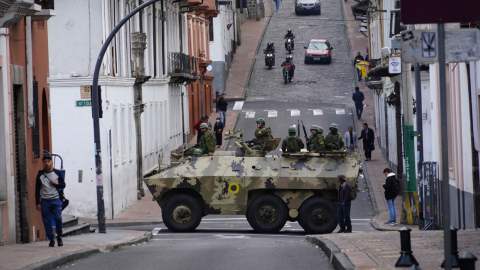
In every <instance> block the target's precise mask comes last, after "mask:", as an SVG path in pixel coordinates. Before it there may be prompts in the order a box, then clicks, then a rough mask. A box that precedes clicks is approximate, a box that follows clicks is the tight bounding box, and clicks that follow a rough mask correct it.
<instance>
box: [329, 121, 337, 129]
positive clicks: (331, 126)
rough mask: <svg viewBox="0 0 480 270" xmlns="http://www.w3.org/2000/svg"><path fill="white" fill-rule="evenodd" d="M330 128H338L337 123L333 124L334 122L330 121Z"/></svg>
mask: <svg viewBox="0 0 480 270" xmlns="http://www.w3.org/2000/svg"><path fill="white" fill-rule="evenodd" d="M330 128H336V129H337V130H338V125H337V124H335V123H332V124H331V125H330Z"/></svg>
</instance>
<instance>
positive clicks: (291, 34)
mask: <svg viewBox="0 0 480 270" xmlns="http://www.w3.org/2000/svg"><path fill="white" fill-rule="evenodd" d="M285 38H289V39H290V40H291V43H292V50H294V49H295V42H294V40H295V35H294V34H293V33H292V30H291V29H288V31H287V34H286V35H285ZM286 49H287V42H285V50H286Z"/></svg>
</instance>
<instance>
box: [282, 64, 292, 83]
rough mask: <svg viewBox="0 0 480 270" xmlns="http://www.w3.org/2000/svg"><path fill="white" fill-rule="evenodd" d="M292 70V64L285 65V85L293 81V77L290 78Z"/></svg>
mask: <svg viewBox="0 0 480 270" xmlns="http://www.w3.org/2000/svg"><path fill="white" fill-rule="evenodd" d="M291 68H292V64H291V63H285V64H284V65H283V80H284V81H285V84H287V83H288V82H291V81H292V77H291V76H290V69H291Z"/></svg>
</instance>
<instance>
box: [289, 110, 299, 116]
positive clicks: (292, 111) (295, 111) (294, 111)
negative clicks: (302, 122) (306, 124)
mask: <svg viewBox="0 0 480 270" xmlns="http://www.w3.org/2000/svg"><path fill="white" fill-rule="evenodd" d="M290 116H300V110H291V111H290Z"/></svg>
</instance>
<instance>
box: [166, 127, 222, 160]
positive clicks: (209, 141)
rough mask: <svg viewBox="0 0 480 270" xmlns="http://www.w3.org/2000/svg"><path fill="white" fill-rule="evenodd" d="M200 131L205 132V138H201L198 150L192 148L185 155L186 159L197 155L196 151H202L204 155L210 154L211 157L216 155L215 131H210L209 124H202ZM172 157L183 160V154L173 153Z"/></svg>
mask: <svg viewBox="0 0 480 270" xmlns="http://www.w3.org/2000/svg"><path fill="white" fill-rule="evenodd" d="M200 131H201V132H203V136H202V138H200V143H199V145H198V148H191V149H189V150H188V151H186V152H185V154H184V155H185V156H186V157H188V156H191V155H193V154H194V153H195V150H201V151H202V154H203V153H208V155H209V156H211V155H213V153H215V135H214V134H213V131H211V130H208V125H207V123H202V124H201V125H200ZM197 153H198V151H197ZM172 156H173V157H175V158H181V157H182V154H176V153H172Z"/></svg>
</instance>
